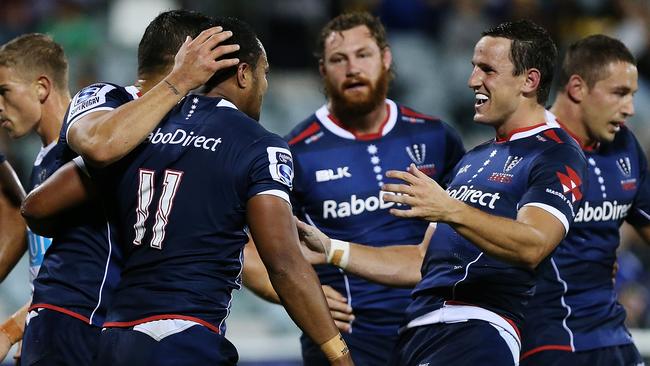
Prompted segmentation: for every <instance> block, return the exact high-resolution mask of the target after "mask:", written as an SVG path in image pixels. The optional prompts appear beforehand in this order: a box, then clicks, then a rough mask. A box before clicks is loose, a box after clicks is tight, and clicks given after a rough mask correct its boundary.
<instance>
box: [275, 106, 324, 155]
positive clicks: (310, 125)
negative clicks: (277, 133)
mask: <svg viewBox="0 0 650 366" xmlns="http://www.w3.org/2000/svg"><path fill="white" fill-rule="evenodd" d="M322 130H323V126H322V125H321V123H320V122H319V120H318V118H317V117H316V115H315V114H312V115H311V116H309V117H308V118H307V119H305V120H303V121H301V122H300V123H298V124H297V125H296V127H294V128H293V129H292V130H291V131H290V132H289V133H288V134H287V135H286V136H285V137H284V139H285V140H286V141H287V143H288V144H289V146H291V147H293V146H294V145H297V144H299V143H301V142H303V143H310V142H311V141H312V140H313V139H314V136H315V135H318V134H319V133H320V132H321V131H322Z"/></svg>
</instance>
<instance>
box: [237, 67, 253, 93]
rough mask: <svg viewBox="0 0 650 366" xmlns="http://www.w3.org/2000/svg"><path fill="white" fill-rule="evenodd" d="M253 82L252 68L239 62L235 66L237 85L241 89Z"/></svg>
mask: <svg viewBox="0 0 650 366" xmlns="http://www.w3.org/2000/svg"><path fill="white" fill-rule="evenodd" d="M252 82H253V68H252V67H251V65H249V64H247V63H245V62H240V63H239V65H237V85H238V86H239V87H240V88H241V89H245V88H247V87H248V86H249V85H251V84H252Z"/></svg>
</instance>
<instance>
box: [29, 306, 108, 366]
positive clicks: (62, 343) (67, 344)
mask: <svg viewBox="0 0 650 366" xmlns="http://www.w3.org/2000/svg"><path fill="white" fill-rule="evenodd" d="M30 313H32V311H30ZM37 313H38V315H36V316H34V317H32V318H31V320H30V321H29V324H28V325H27V326H26V327H25V334H24V336H23V348H22V355H21V359H20V364H21V365H23V366H32V365H80V366H83V365H93V360H94V359H95V355H96V353H97V347H98V345H99V336H100V333H101V328H99V327H96V326H94V325H90V324H88V323H85V322H83V321H81V320H79V319H77V318H74V317H71V316H69V315H66V314H63V313H60V312H58V311H55V310H50V309H40V310H38V311H37Z"/></svg>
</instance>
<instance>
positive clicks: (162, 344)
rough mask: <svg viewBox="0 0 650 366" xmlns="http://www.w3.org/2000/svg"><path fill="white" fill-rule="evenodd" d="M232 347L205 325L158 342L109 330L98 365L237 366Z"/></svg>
mask: <svg viewBox="0 0 650 366" xmlns="http://www.w3.org/2000/svg"><path fill="white" fill-rule="evenodd" d="M238 359H239V356H238V355H237V350H236V349H235V346H233V344H232V343H230V342H229V341H228V340H227V339H226V338H225V337H223V336H222V335H220V334H217V333H215V332H213V331H211V330H209V329H208V328H206V327H204V326H202V325H194V326H191V327H189V328H187V329H185V330H183V331H181V332H178V333H173V334H171V335H167V336H164V337H163V338H161V339H159V340H156V339H154V338H153V337H152V336H150V335H148V334H145V333H143V332H141V331H137V330H133V328H132V327H131V328H106V329H105V330H104V331H102V335H101V337H100V341H99V353H98V355H97V360H96V363H95V364H96V365H106V366H121V365H123V366H137V365H156V366H165V365H218V366H226V365H227V366H230V365H236V364H237V361H238Z"/></svg>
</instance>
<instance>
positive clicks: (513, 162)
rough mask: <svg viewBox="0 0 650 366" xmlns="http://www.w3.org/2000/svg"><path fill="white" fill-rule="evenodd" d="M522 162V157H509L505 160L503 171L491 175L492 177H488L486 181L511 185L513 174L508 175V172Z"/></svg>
mask: <svg viewBox="0 0 650 366" xmlns="http://www.w3.org/2000/svg"><path fill="white" fill-rule="evenodd" d="M522 160H524V158H523V157H522V156H512V155H509V156H508V159H506V162H505V163H504V164H503V171H502V172H494V173H492V175H490V177H489V178H488V180H489V181H492V182H497V183H505V184H509V183H512V178H513V177H514V174H512V173H510V171H511V170H512V169H514V168H515V167H516V166H517V165H519V163H521V161H522Z"/></svg>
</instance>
